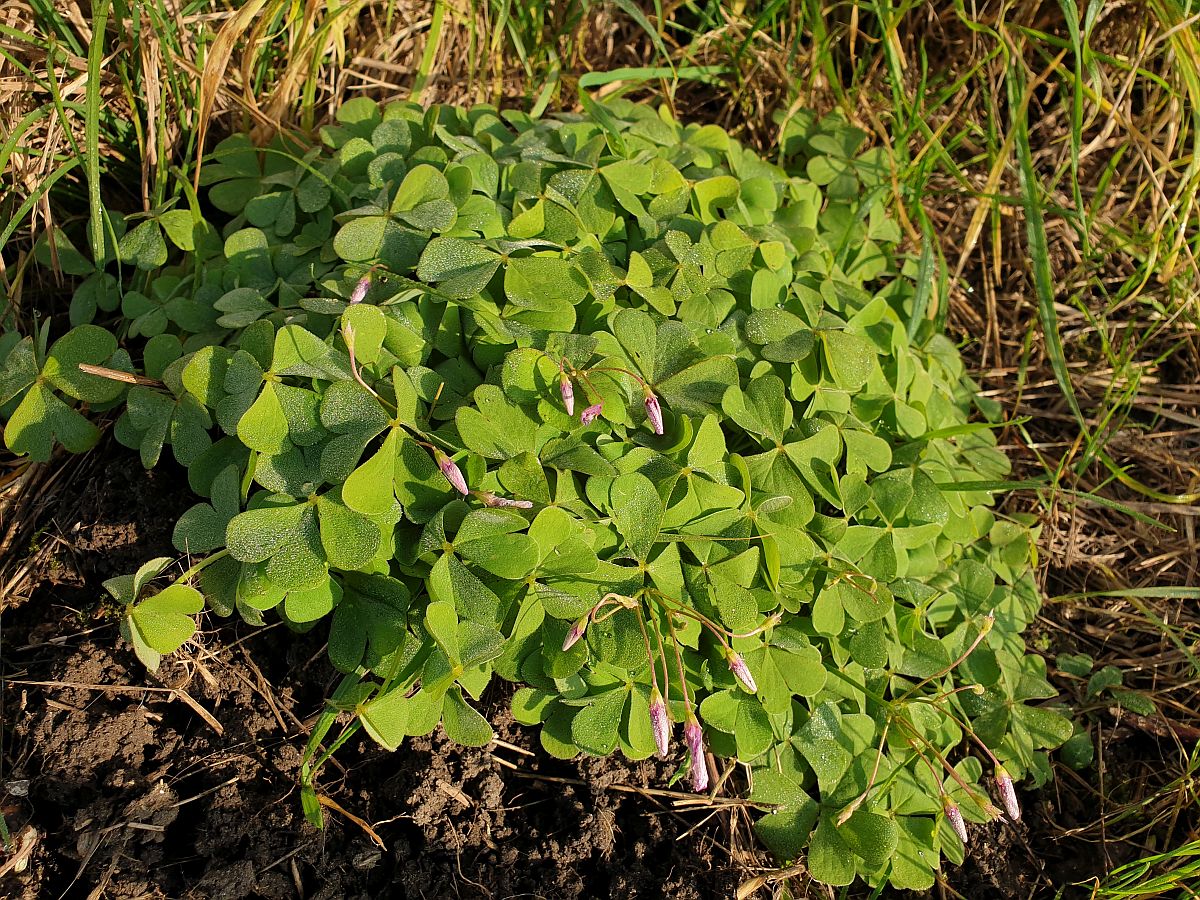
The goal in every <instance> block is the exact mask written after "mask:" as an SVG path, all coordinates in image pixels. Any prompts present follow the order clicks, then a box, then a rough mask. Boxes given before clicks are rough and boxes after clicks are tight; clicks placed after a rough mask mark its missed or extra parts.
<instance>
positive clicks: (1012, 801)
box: [996, 766, 1021, 822]
mask: <svg viewBox="0 0 1200 900" xmlns="http://www.w3.org/2000/svg"><path fill="white" fill-rule="evenodd" d="M996 790H998V791H999V792H1000V800H1001V801H1002V802H1003V803H1004V809H1005V811H1006V812H1007V813H1008V817H1009V819H1011V820H1012V821H1014V822H1016V821H1018V820H1019V819H1020V818H1021V805H1020V804H1019V803H1017V791H1016V788H1014V787H1013V780H1012V776H1010V775H1009V774H1008V772H1006V771H1005V770H1004V767H1003V766H997V767H996Z"/></svg>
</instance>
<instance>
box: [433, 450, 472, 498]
mask: <svg viewBox="0 0 1200 900" xmlns="http://www.w3.org/2000/svg"><path fill="white" fill-rule="evenodd" d="M433 458H434V460H435V461H436V462H437V464H438V468H439V469H441V470H442V474H443V475H445V476H446V480H447V481H448V482H450V485H451V486H452V487H453V488H454V489H455V490H456V491H458V492H459V493H460V494H462V495H463V496H464V497H465V496H466V495H467V494H468V493H470V490H469V489H468V488H467V479H466V478H464V477H463V473H462V470H461V469H460V468H459V467H458V466H456V465H455V464H454V460H452V459H451V458H450V457H448V456H447V455H446V454H445V453H443V452H442V451H441V450H439V449H438V448H437V447H434V448H433Z"/></svg>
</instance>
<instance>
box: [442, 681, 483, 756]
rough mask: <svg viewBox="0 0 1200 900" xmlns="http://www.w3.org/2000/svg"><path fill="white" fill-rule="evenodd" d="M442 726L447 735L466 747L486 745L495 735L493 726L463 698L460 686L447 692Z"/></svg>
mask: <svg viewBox="0 0 1200 900" xmlns="http://www.w3.org/2000/svg"><path fill="white" fill-rule="evenodd" d="M442 727H443V728H445V729H446V737H448V738H450V740H452V741H454V742H455V743H456V744H462V745H463V746H464V747H486V746H487V745H488V744H490V743H491V741H492V737H493V734H492V726H491V725H489V724H488V722H487V719H485V718H484V717H483V716H481V715H480V714H479V713H478V712H477V711H476V710H475V709H474V708H473V707H472V706H470V705H469V704H468V703H467V701H466V700H464V699H463V695H462V691H460V690H459V689H458V687H452V688H450V690H448V691H447V692H446V701H445V705H444V706H443V707H442Z"/></svg>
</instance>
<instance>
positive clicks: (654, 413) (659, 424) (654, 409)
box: [646, 389, 663, 434]
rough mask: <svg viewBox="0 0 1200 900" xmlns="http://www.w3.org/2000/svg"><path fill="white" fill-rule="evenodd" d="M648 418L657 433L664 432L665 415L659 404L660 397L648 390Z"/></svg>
mask: <svg viewBox="0 0 1200 900" xmlns="http://www.w3.org/2000/svg"><path fill="white" fill-rule="evenodd" d="M646 418H648V419H649V420H650V427H651V428H652V429H653V430H654V433H655V434H662V433H663V417H662V406H660V405H659V402H658V398H657V397H656V396H654V395H653V394H652V393H650V391H649V389H647V390H646Z"/></svg>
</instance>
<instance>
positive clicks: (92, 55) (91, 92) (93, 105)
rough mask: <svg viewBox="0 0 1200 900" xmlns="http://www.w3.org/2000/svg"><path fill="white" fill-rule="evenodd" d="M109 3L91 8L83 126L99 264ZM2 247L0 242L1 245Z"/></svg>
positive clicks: (90, 226) (92, 233)
mask: <svg viewBox="0 0 1200 900" xmlns="http://www.w3.org/2000/svg"><path fill="white" fill-rule="evenodd" d="M108 7H109V0H99V2H97V3H96V5H95V7H94V8H93V18H92V43H91V46H89V47H88V57H87V101H86V104H85V105H86V109H87V114H86V118H85V123H84V144H85V145H86V146H85V148H84V149H85V152H86V154H87V181H88V206H89V208H90V210H91V218H90V219H89V220H88V237H89V238H90V239H91V244H92V259H93V260H95V261H96V264H97V265H99V263H100V260H102V259H103V258H104V207H103V206H101V204H100V61H101V59H102V58H103V57H104V28H105V25H106V24H107V23H108ZM3 244H4V241H3V240H0V246H2V245H3Z"/></svg>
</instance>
